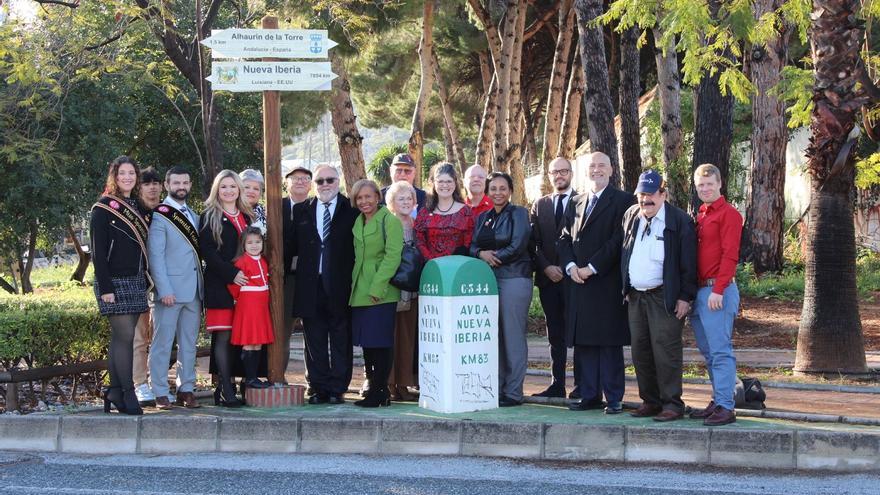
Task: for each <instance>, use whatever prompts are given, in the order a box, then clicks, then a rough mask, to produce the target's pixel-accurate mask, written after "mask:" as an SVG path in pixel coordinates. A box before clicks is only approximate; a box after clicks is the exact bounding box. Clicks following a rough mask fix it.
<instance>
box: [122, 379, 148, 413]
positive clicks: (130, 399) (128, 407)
mask: <svg viewBox="0 0 880 495" xmlns="http://www.w3.org/2000/svg"><path fill="white" fill-rule="evenodd" d="M122 400H123V402H125V410H124V411H120V412H123V413H125V414H128V415H131V416H141V415H143V414H144V410H143V409H141V405H140V404H139V403H138V399H137V395H135V393H134V386H132V388H129V389H126V390H123V391H122Z"/></svg>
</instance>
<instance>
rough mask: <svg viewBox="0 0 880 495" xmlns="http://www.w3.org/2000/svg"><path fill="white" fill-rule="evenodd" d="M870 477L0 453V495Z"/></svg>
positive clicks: (828, 488)
mask: <svg viewBox="0 0 880 495" xmlns="http://www.w3.org/2000/svg"><path fill="white" fill-rule="evenodd" d="M878 482H880V475H877V474H826V473H821V474H807V475H800V474H798V473H792V472H780V471H760V470H747V471H744V470H735V471H734V470H719V469H706V468H700V469H682V468H677V467H668V466H655V467H625V466H620V465H608V464H586V463H577V464H574V463H546V462H545V463H535V462H518V461H505V460H494V459H482V458H460V457H459V458H450V457H397V456H352V455H345V456H337V455H252V454H249V455H238V454H198V455H182V456H135V455H125V456H100V457H98V456H79V455H77V456H74V455H60V454H47V455H16V454H3V453H0V493H15V494H46V493H58V494H123V493H124V494H162V495H175V494H232V493H248V494H263V493H266V494H269V493H273V494H277V493H308V494H314V493H320V494H337V493H389V494H407V495H409V494H468V495H470V494H490V493H505V494H509V493H516V494H517V495H526V494H536V495H539V494H540V495H546V494H547V493H553V494H554V495H556V494H569V493H571V494H576V493H577V494H580V493H592V494H616V495H630V494H644V493H650V494H709V493H713V494H716V493H718V494H780V495H781V494H792V495H795V494H796V495H809V494H826V493H827V494H832V493H833V494H835V495H840V494H852V495H861V494H864V495H868V494H871V495H874V494H876V493H877V484H878Z"/></svg>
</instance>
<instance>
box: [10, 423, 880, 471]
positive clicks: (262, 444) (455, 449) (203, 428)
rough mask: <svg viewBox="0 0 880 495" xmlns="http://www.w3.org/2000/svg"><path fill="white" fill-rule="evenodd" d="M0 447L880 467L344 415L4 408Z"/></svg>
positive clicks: (709, 436)
mask: <svg viewBox="0 0 880 495" xmlns="http://www.w3.org/2000/svg"><path fill="white" fill-rule="evenodd" d="M0 451H15V452H60V453H89V454H113V453H131V454H176V453H193V452H248V453H300V452H301V453H318V452H321V453H344V454H416V455H464V456H488V457H513V458H520V459H546V460H574V461H616V462H624V463H639V462H670V463H676V464H690V465H713V466H732V467H754V468H784V469H801V470H817V469H820V470H832V471H873V472H877V471H880V432H854V431H844V432H834V431H824V430H775V429H774V430H766V429H759V428H757V429H744V428H729V429H725V428H723V427H722V428H715V429H711V428H705V427H693V428H691V427H668V426H656V427H650V426H624V425H587V424H547V423H490V422H481V421H459V420H414V419H413V420H410V419H381V418H341V417H337V418H312V417H308V418H258V419H251V418H219V417H206V416H191V417H186V416H161V415H155V416H148V417H124V416H122V417H121V416H117V415H113V416H85V415H69V416H48V415H46V416H0Z"/></svg>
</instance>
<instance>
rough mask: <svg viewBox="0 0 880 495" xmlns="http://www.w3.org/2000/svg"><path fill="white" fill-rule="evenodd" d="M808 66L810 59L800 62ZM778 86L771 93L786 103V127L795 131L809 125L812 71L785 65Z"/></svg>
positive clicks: (811, 102)
mask: <svg viewBox="0 0 880 495" xmlns="http://www.w3.org/2000/svg"><path fill="white" fill-rule="evenodd" d="M802 62H803V63H804V65H806V66H809V64H810V59H808V58H805V59H803V60H802ZM780 78H781V79H780V81H779V84H778V85H777V86H776V87H775V88H773V90H772V92H773V94H775V95H778V96H779V97H780V98H781V99H782V100H783V101H785V102H787V103H788V108H786V110H785V111H786V112H788V114H789V119H788V127H789V128H791V129H795V128H798V127H802V126H805V125H809V124H810V116H811V115H812V113H813V70H812V68H800V67H796V66H793V65H786V66H785V67H783V68H782V73H781V74H780Z"/></svg>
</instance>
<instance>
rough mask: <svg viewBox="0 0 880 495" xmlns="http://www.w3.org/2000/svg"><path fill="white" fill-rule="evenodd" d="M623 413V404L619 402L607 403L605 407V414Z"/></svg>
mask: <svg viewBox="0 0 880 495" xmlns="http://www.w3.org/2000/svg"><path fill="white" fill-rule="evenodd" d="M622 412H623V404H621V403H620V402H609V403H608V405H607V406H605V414H620V413H622Z"/></svg>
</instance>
